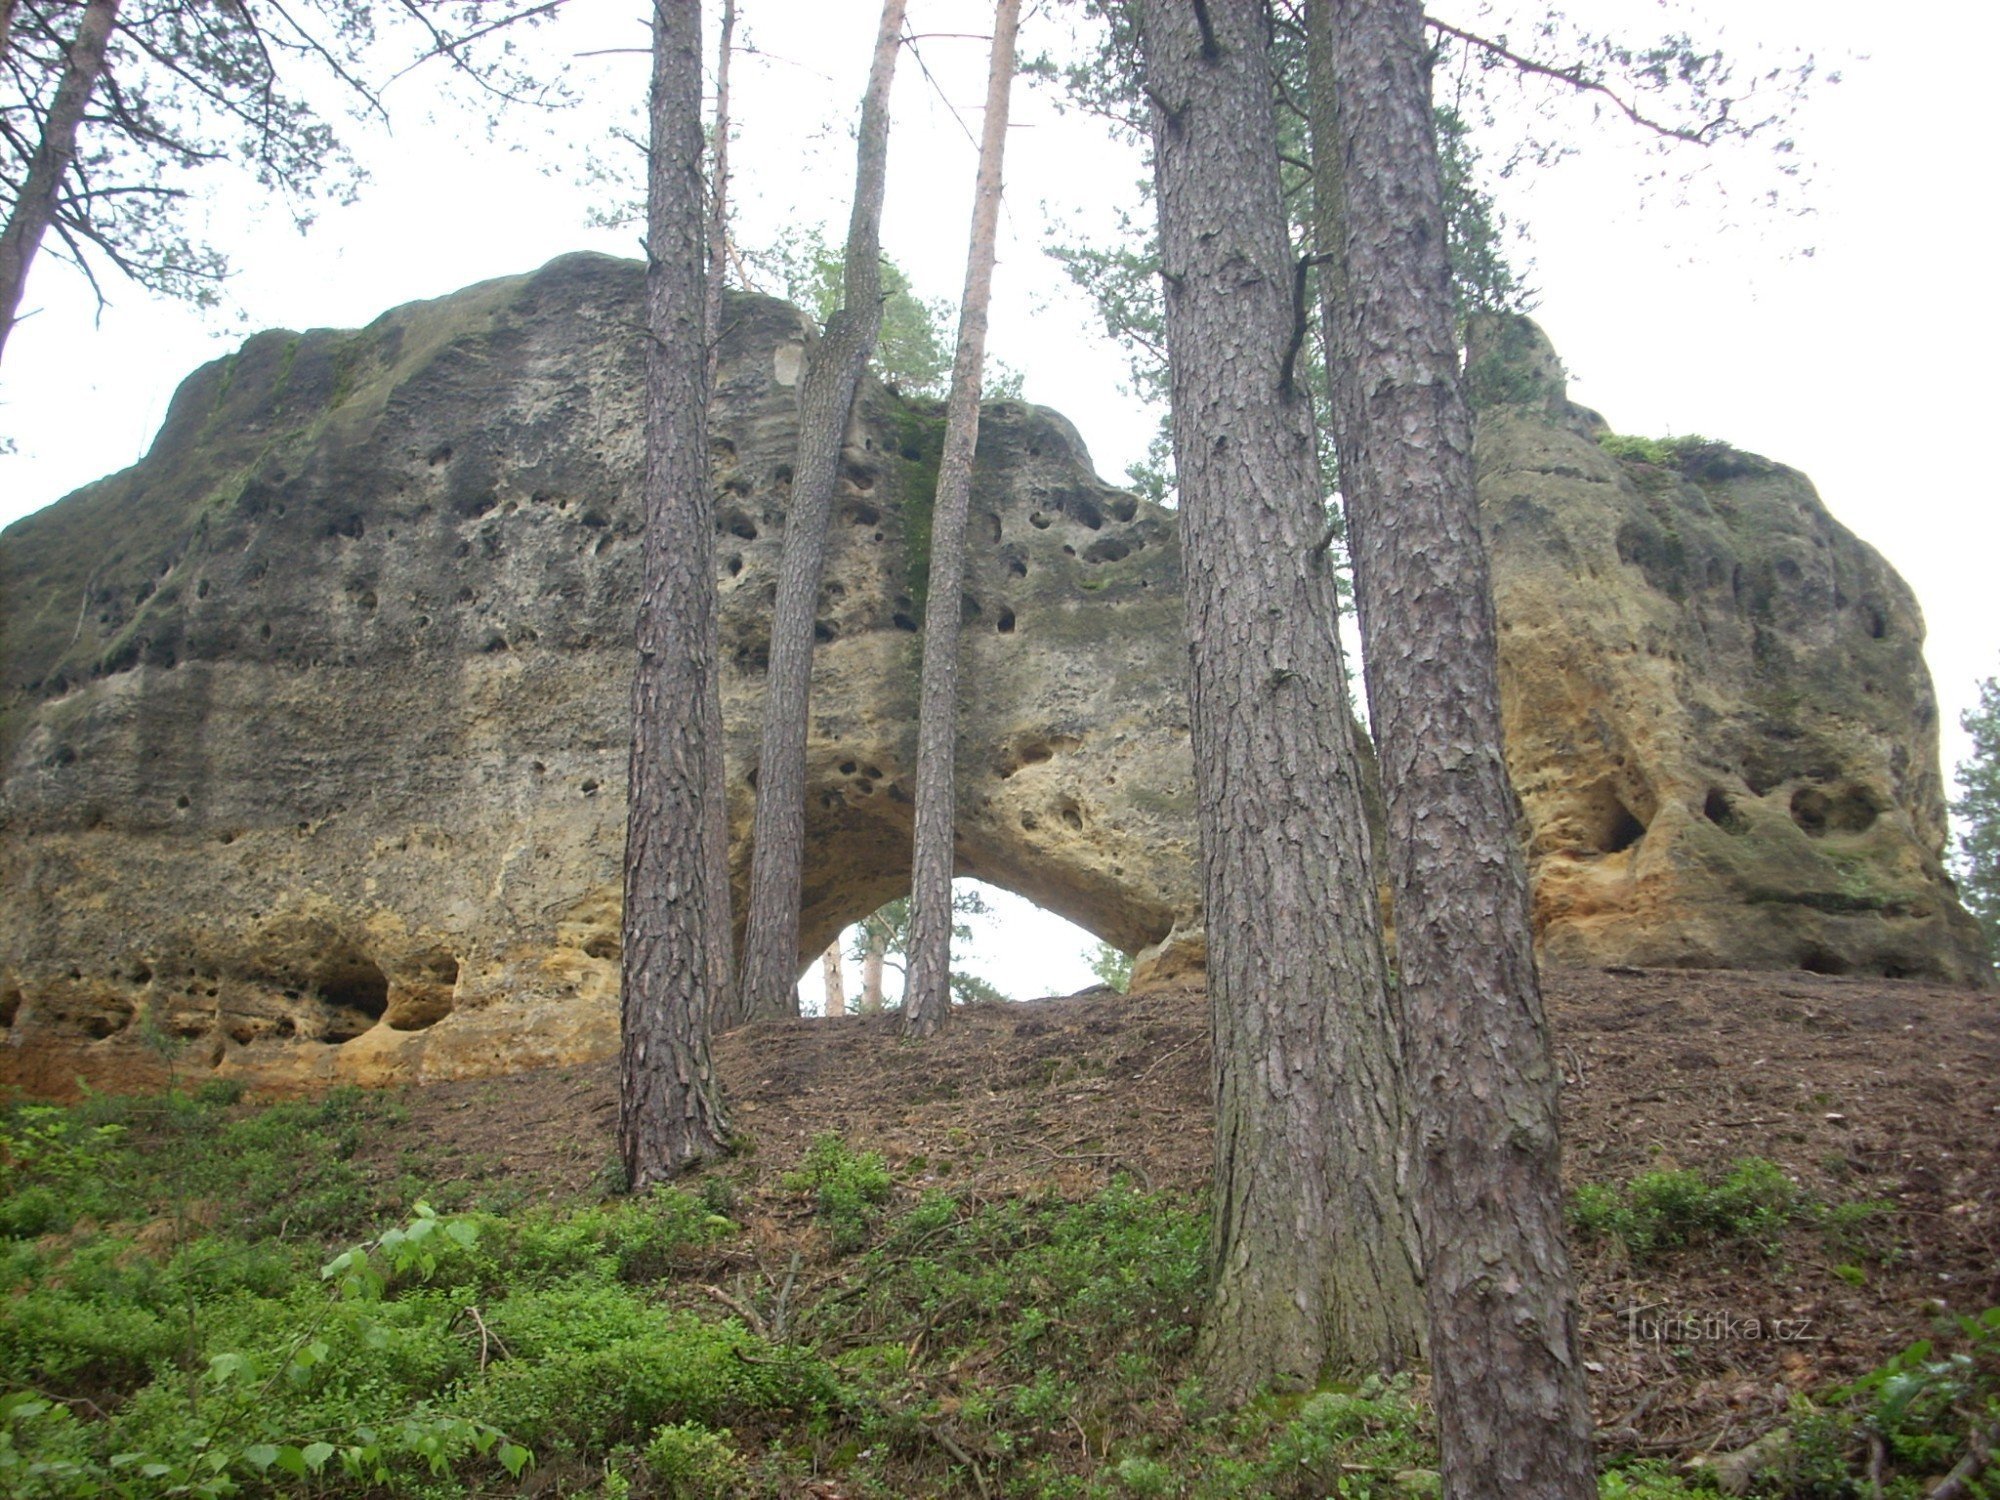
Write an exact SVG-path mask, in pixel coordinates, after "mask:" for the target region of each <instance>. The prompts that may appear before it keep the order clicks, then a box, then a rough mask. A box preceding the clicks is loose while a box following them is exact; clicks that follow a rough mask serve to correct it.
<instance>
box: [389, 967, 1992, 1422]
mask: <svg viewBox="0 0 2000 1500" xmlns="http://www.w3.org/2000/svg"><path fill="white" fill-rule="evenodd" d="M1544 982H1545V985H1546V988H1547V995H1548V1004H1549V1010H1550V1020H1551V1024H1552V1028H1553V1031H1554V1036H1555V1041H1556V1050H1557V1055H1558V1058H1559V1060H1560V1064H1561V1068H1562V1072H1563V1089H1562V1103H1563V1129H1564V1151H1565V1166H1566V1176H1567V1178H1568V1180H1569V1182H1570V1185H1571V1188H1572V1191H1573V1192H1575V1191H1576V1190H1577V1189H1578V1188H1579V1187H1584V1188H1585V1189H1586V1192H1588V1191H1589V1190H1590V1189H1589V1187H1588V1185H1596V1190H1597V1192H1598V1197H1597V1199H1596V1200H1595V1202H1596V1210H1597V1212H1596V1217H1595V1218H1594V1219H1593V1220H1590V1221H1589V1222H1588V1223H1586V1224H1584V1225H1583V1226H1582V1227H1580V1228H1579V1230H1578V1232H1577V1233H1576V1234H1575V1235H1574V1238H1575V1240H1576V1253H1577V1259H1578V1269H1579V1273H1580V1281H1581V1286H1580V1299H1581V1307H1582V1314H1583V1330H1584V1341H1585V1354H1586V1358H1587V1360H1588V1361H1589V1367H1590V1370H1591V1378H1592V1391H1593V1402H1594V1405H1595V1408H1596V1418H1597V1423H1598V1427H1599V1432H1600V1436H1601V1438H1602V1439H1603V1440H1605V1441H1606V1442H1609V1443H1614V1444H1616V1446H1618V1447H1619V1448H1620V1449H1621V1450H1624V1451H1629V1452H1634V1453H1640V1454H1644V1453H1653V1454H1658V1455H1660V1456H1662V1457H1673V1458H1686V1457H1689V1456H1692V1455H1698V1454H1701V1453H1704V1452H1713V1453H1726V1452H1728V1451H1730V1450H1731V1449H1733V1448H1737V1447H1741V1446H1742V1445H1743V1444H1745V1443H1748V1442H1749V1441H1751V1440H1752V1439H1753V1438H1755V1437H1757V1436H1759V1435H1760V1434H1762V1433H1764V1432H1767V1431H1769V1430H1770V1429H1771V1428H1772V1427H1773V1426H1774V1425H1776V1424H1777V1423H1779V1422H1781V1421H1783V1420H1784V1418H1785V1416H1786V1413H1787V1411H1788V1410H1792V1411H1796V1410H1797V1409H1798V1407H1799V1399H1800V1398H1805V1400H1807V1401H1810V1400H1811V1399H1813V1397H1814V1396H1815V1393H1823V1392H1827V1391H1830V1390H1832V1389H1834V1388H1836V1387H1838V1386H1839V1385H1840V1384H1842V1383H1844V1382H1847V1381H1851V1380H1853V1379H1854V1378H1855V1377H1857V1376H1859V1375H1861V1374H1862V1373H1864V1372H1866V1371H1868V1370H1870V1369H1872V1368H1875V1367H1877V1366H1879V1365H1881V1364H1882V1362H1883V1361H1885V1360H1887V1359H1889V1358H1890V1357H1891V1356H1893V1355H1895V1354H1896V1353H1898V1352H1899V1351H1901V1350H1903V1349H1904V1348H1906V1347H1907V1346H1908V1345H1910V1344H1911V1343H1912V1342H1913V1341H1914V1340H1916V1339H1919V1338H1923V1337H1927V1336H1929V1334H1930V1332H1931V1331H1932V1329H1933V1328H1935V1327H1941V1326H1944V1325H1946V1324H1947V1323H1948V1320H1949V1318H1950V1317H1951V1316H1952V1315H1956V1314H1970V1313H1977V1312H1978V1311H1979V1310H1981V1309H1984V1308H1989V1307H1994V1306H1996V1305H2000V1002H1996V1001H1995V999H1994V997H1992V996H1990V995H1982V994H1976V993H1971V992H1967V991H1962V990H1954V989H1947V988H1943V987H1939V986H1935V985H1928V984H1923V983H1917V982H1910V981H1888V980H1872V979H1854V978H1834V977H1826V976H1820V975H1813V974H1773V973H1722V972H1686V971H1666V970H1634V969H1614V970H1610V971H1597V970H1561V969H1558V970H1553V971H1550V972H1549V973H1547V974H1546V975H1545V976H1544ZM716 1056H717V1063H718V1066H719V1069H720V1072H721V1076H722V1080H723V1084H724V1087H725V1090H726V1093H727V1098H728V1101H729V1109H730V1111H731V1115H732V1120H733V1123H734V1125H735V1126H736V1128H737V1129H738V1130H739V1131H740V1132H741V1133H742V1136H743V1138H744V1149H743V1150H742V1151H741V1152H740V1153H739V1154H738V1155H737V1156H736V1157H734V1158H732V1159H731V1160H730V1161H728V1162H725V1163H723V1164H721V1165H720V1166H718V1167H716V1168H713V1169H711V1172H710V1175H711V1176H717V1177H721V1178H724V1179H726V1182H727V1191H728V1193H729V1195H730V1199H731V1201H732V1202H733V1204H734V1205H735V1206H734V1207H733V1208H732V1210H731V1212H732V1217H734V1218H735V1219H736V1220H737V1221H738V1222H739V1223H741V1224H743V1225H744V1226H745V1228H746V1229H747V1231H748V1234H747V1248H746V1249H745V1250H744V1251H743V1252H742V1255H741V1256H740V1264H739V1265H738V1266H737V1267H736V1271H737V1276H736V1280H735V1282H734V1283H733V1284H734V1285H735V1286H736V1287H737V1293H736V1295H738V1297H739V1298H740V1299H741V1300H745V1301H750V1302H754V1300H755V1298H756V1296H757V1295H759V1289H760V1288H761V1289H763V1292H762V1294H763V1295H765V1296H767V1297H768V1296H769V1293H770V1290H771V1289H772V1288H775V1287H777V1285H778V1283H779V1281H780V1278H781V1277H783V1278H784V1279H785V1283H786V1285H787V1286H789V1284H790V1280H791V1278H793V1277H796V1276H799V1275H801V1274H802V1275H803V1276H804V1278H805V1280H806V1281H807V1282H811V1281H812V1280H814V1278H815V1277H816V1276H817V1277H820V1278H821V1279H827V1278H831V1277H833V1276H835V1275H837V1262H838V1259H839V1256H838V1253H837V1252H836V1251H835V1249H834V1247H833V1246H832V1245H831V1243H830V1242H829V1241H828V1240H827V1238H826V1234H825V1230H824V1228H823V1226H822V1225H821V1224H820V1223H819V1221H818V1220H816V1218H815V1216H814V1214H813V1210H812V1206H811V1204H810V1203H808V1202H805V1201H802V1200H801V1198H800V1197H799V1195H798V1194H797V1193H796V1192H787V1191H785V1190H784V1188H783V1187H782V1185H781V1183H780V1179H781V1178H782V1177H783V1176H784V1174H786V1173H787V1172H789V1171H792V1170H793V1169H795V1168H796V1167H797V1166H798V1165H799V1163H800V1161H801V1158H802V1157H803V1156H804V1155H805V1153H806V1151H807V1150H808V1148H809V1146H810V1145H811V1143H812V1142H813V1140H814V1139H815V1137H818V1136H820V1135H822V1134H823V1133H826V1132H834V1133H837V1134H838V1135H840V1136H841V1137H843V1138H844V1140H845V1141H846V1143H847V1146H848V1148H849V1149H850V1150H852V1151H855V1152H864V1151H876V1152H879V1153H881V1155H882V1156H883V1157H884V1158H885V1160H886V1162H887V1165H888V1167H889V1168H890V1169H891V1171H892V1172H893V1173H894V1179H895V1190H894V1191H895V1193H896V1195H897V1197H898V1198H899V1199H911V1200H914V1199H915V1198H916V1197H917V1196H918V1195H920V1194H922V1193H923V1192H925V1191H926V1190H928V1189H933V1188H946V1189H949V1190H950V1191H951V1192H952V1193H953V1194H955V1195H957V1196H958V1197H959V1198H960V1199H961V1200H965V1199H970V1200H971V1201H973V1202H975V1203H976V1202H978V1201H979V1200H981V1199H992V1200H1000V1199H1005V1198H1009V1197H1015V1196H1021V1195H1030V1196H1033V1195H1040V1196H1048V1195H1051V1194H1053V1195H1059V1196H1061V1197H1065V1198H1071V1197H1075V1198H1081V1197H1085V1196H1087V1195H1089V1194H1092V1193H1094V1192H1096V1191H1097V1190H1099V1189H1101V1188H1102V1187H1103V1186H1105V1184H1106V1183H1107V1182H1108V1181H1110V1180H1111V1179H1112V1178H1114V1177H1116V1176H1118V1175H1120V1174H1122V1175H1124V1176H1125V1177H1126V1178H1128V1179H1129V1180H1132V1181H1134V1182H1135V1183H1136V1184H1138V1185H1139V1186H1142V1187H1144V1188H1146V1189H1148V1190H1158V1191H1163V1192H1175V1193H1183V1194H1194V1193H1198V1192H1199V1191H1201V1190H1202V1189H1203V1187H1204V1186H1205V1184H1206V1181H1207V1176H1208V1172H1209V1150H1210V1119H1209V1116H1210V1103H1209V1048H1208V1024H1207V1012H1206V1005H1205V1001H1204V997H1203V995H1202V994H1201V992H1200V991H1198V990H1173V991H1166V992H1161V993H1155V994H1149V995H1143V996H1132V997H1127V996H1123V995H1118V994H1115V993H1113V992H1110V991H1108V990H1097V991H1090V992H1086V993H1084V994H1082V995H1078V996H1072V997H1068V998H1054V999H1043V1000H1034V1001H1028V1002H1024V1003H1009V1004H994V1005H983V1006H978V1007H973V1008H971V1009H967V1010H963V1011H960V1012H959V1013H957V1014H956V1015H955V1016H954V1017H953V1023H952V1025H951V1026H950V1028H949V1029H948V1030H947V1031H946V1032H945V1034H943V1035H942V1036H940V1037H938V1038H936V1039H934V1040H931V1041H927V1042H921V1043H911V1042H905V1041H903V1040H902V1039H901V1038H900V1036H899V1035H898V1032H897V1018H896V1017H895V1016H893V1015H887V1016H875V1017H847V1018H842V1019H835V1020H802V1021H796V1022H788V1023H762V1024H758V1025H754V1026H749V1027H745V1028H743V1029H741V1030H738V1031H735V1032H732V1033H730V1034H728V1035H726V1036H724V1037H722V1038H720V1039H719V1041H718V1043H717V1047H716ZM401 1102H402V1106H403V1108H404V1109H405V1110H406V1111H407V1117H406V1118H405V1119H404V1120H403V1122H402V1123H401V1124H400V1125H399V1126H398V1127H397V1129H396V1130H395V1131H394V1132H393V1138H385V1139H383V1140H380V1141H377V1142H375V1143H373V1144H371V1146H370V1147H369V1148H368V1149H369V1150H373V1151H375V1152H378V1153H379V1154H380V1155H381V1157H382V1160H383V1162H384V1163H385V1164H386V1162H387V1161H388V1159H389V1158H390V1157H391V1156H392V1155H394V1154H395V1153H398V1152H400V1153H402V1155H403V1159H404V1160H405V1162H407V1161H408V1159H409V1157H410V1156H412V1155H417V1156H420V1157H421V1159H422V1164H423V1171H424V1173H425V1175H426V1177H427V1178H428V1179H430V1180H431V1181H434V1182H437V1183H440V1184H445V1183H451V1182H454V1181H456V1182H459V1183H460V1184H462V1185H463V1187H464V1188H465V1189H467V1190H468V1191H470V1192H472V1193H474V1194H477V1195H481V1196H484V1195H487V1194H492V1193H496V1192H498V1193H500V1194H502V1195H503V1196H504V1197H506V1198H508V1199H511V1200H513V1201H516V1202H524V1201H534V1200H548V1201H556V1202H563V1201H569V1200H573V1199H575V1198H577V1197H579V1196H584V1195H588V1194H590V1193H591V1192H593V1191H594V1190H598V1189H601V1188H602V1186H603V1184H604V1182H605V1181H606V1179H607V1171H608V1169H609V1168H610V1167H611V1164H612V1163H613V1162H614V1161H615V1142H614V1132H615V1126H616V1116H617V1109H616V1080H615V1072H614V1069H613V1067H612V1066H611V1065H609V1064H606V1065H603V1066H598V1067H592V1068H563V1069H546V1070H541V1071H537V1072H530V1073H523V1074H519V1075H515V1076H512V1077H508V1078H502V1079H496V1080H480V1081H472V1082H462V1083H448V1084H436V1085H430V1086H426V1087H420V1088H413V1089H410V1090H408V1091H406V1092H405V1093H404V1094H403V1095H402V1096H401ZM1749 1158H1757V1159H1761V1160H1762V1161H1764V1162H1770V1163H1775V1164H1776V1165H1777V1166H1778V1167H1779V1168H1781V1169H1782V1172H1783V1174H1784V1175H1785V1176H1786V1177H1788V1178H1789V1179H1791V1182H1792V1183H1793V1184H1795V1185H1796V1187H1797V1189H1798V1190H1800V1194H1801V1197H1802V1199H1803V1200H1804V1201H1809V1202H1811V1203H1813V1204H1815V1205H1818V1206H1819V1209H1820V1212H1819V1213H1818V1215H1817V1216H1816V1217H1815V1216H1811V1215H1807V1216H1795V1217H1792V1218H1790V1219H1785V1220H1782V1222H1781V1221H1779V1220H1773V1221H1772V1223H1770V1224H1769V1225H1768V1226H1766V1228H1765V1230H1764V1231H1763V1232H1759V1233H1753V1234H1751V1235H1750V1236H1748V1237H1747V1238H1746V1237H1743V1236H1741V1235H1736V1236H1732V1237H1717V1238H1715V1239H1714V1240H1712V1241H1711V1242H1708V1243H1703V1242H1701V1241H1702V1237H1701V1236H1700V1235H1698V1234H1697V1235H1695V1236H1693V1238H1694V1239H1695V1241H1696V1242H1695V1243H1693V1244H1691V1245H1687V1246H1672V1245H1652V1246H1649V1245H1648V1243H1647V1241H1646V1238H1645V1222H1646V1221H1645V1220H1644V1213H1643V1212H1642V1211H1641V1210H1643V1208H1644V1205H1643V1204H1641V1210H1635V1209H1634V1208H1633V1205H1634V1204H1635V1203H1640V1202H1641V1200H1640V1198H1638V1197H1633V1196H1630V1195H1631V1194H1632V1193H1633V1191H1634V1190H1635V1185H1643V1184H1646V1183H1649V1182H1650V1183H1651V1184H1652V1185H1653V1188H1652V1190H1653V1191H1654V1192H1655V1195H1656V1197H1657V1195H1658V1193H1659V1192H1660V1191H1662V1190H1666V1191H1669V1192H1670V1191H1671V1190H1672V1189H1673V1187H1674V1184H1675V1183H1681V1184H1685V1183H1687V1182H1688V1181H1691V1180H1692V1178H1691V1177H1689V1176H1675V1175H1673V1174H1676V1173H1685V1174H1698V1175H1699V1176H1701V1177H1702V1178H1703V1179H1704V1180H1706V1181H1709V1182H1711V1183H1720V1182H1723V1181H1724V1180H1725V1179H1727V1178H1728V1175H1729V1174H1730V1172H1731V1170H1732V1168H1733V1166H1734V1164H1736V1163H1739V1162H1741V1161H1743V1160H1745V1159H1749ZM1663 1185H1664V1187H1663ZM1861 1205H1873V1206H1872V1207H1862V1206H1861ZM1655 1206H1656V1207H1657V1204H1655ZM1658 1222H1660V1223H1665V1224H1667V1225H1668V1226H1669V1229H1671V1227H1672V1224H1673V1214H1672V1211H1671V1204H1669V1205H1668V1213H1667V1215H1666V1218H1665V1219H1663V1220H1660V1221H1658ZM1635 1226H1637V1228H1636V1230H1635ZM1669 1252H1671V1253H1669ZM788 1263H789V1266H790V1269H789V1271H787V1270H786V1267H787V1265H788ZM781 1300H782V1299H781ZM1084 1441H1086V1442H1087V1441H1088V1439H1087V1438H1086V1439H1084Z"/></svg>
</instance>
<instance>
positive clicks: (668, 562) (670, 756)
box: [618, 0, 730, 1191]
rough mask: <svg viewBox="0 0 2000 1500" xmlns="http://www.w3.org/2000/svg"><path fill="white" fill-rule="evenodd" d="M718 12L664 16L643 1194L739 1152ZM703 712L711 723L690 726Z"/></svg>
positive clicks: (647, 595) (655, 125)
mask: <svg viewBox="0 0 2000 1500" xmlns="http://www.w3.org/2000/svg"><path fill="white" fill-rule="evenodd" d="M701 60H702V59H701V10H700V7H698V6H694V5H686V4H682V3H680V0H655V4H654V8H653V85H652V98H651V106H650V113H651V133H652V140H653V149H652V151H651V153H650V160H649V166H648V174H647V175H648V184H649V185H648V192H647V215H646V322H647V329H646V331H647V338H646V341H645V348H646V475H645V486H646V488H645V496H644V504H645V534H644V542H643V548H644V562H643V574H642V578H641V583H640V589H639V624H638V648H639V652H638V654H639V660H638V668H637V671H636V672H635V674H634V676H633V682H632V754H631V759H630V762H629V766H628V770H627V776H628V786H629V791H628V801H627V811H626V836H625V909H624V917H623V924H624V927H623V936H624V953H623V958H622V975H621V977H622V981H623V987H622V991H621V996H622V998H621V1001H620V1005H621V1009H620V1050H619V1085H618V1146H619V1153H620V1155H621V1157H622V1158H623V1160H624V1163H625V1177H626V1182H627V1184H628V1185H629V1186H630V1187H631V1188H632V1189H634V1190H635V1191H636V1190H639V1189H643V1188H646V1187H649V1186H651V1185H652V1184H654V1183H658V1182H662V1181H665V1180H666V1179H667V1178H669V1177H671V1176H673V1175H674V1174H675V1173H676V1172H678V1171H680V1170H681V1169H682V1168H684V1167H686V1166H689V1165H690V1164H692V1163H694V1162H697V1161H700V1160H702V1159H704V1158H706V1157H709V1156H713V1155H715V1154H717V1153H718V1152H720V1151H721V1150H722V1148H723V1145H724V1142H725V1141H726V1140H727V1138H728V1123H727V1121H726V1119H725V1118H724V1115H723V1109H722V1097H721V1091H720V1087H719V1085H718V1083H717V1080H716V1077H715V1070H714V1067H713V1065H712V1064H711V1062H710V1059H709V1050H708V1039H709V1024H710V1018H711V1017H712V1015H713V1014H714V1013H715V1009H716V1002H717V998H718V997H717V996H716V995H715V994H714V993H713V990H714V987H715V984H716V980H717V976H718V975H719V974H721V973H724V972H726V970H725V969H724V968H723V967H722V966H721V965H720V963H719V962H718V960H717V959H716V957H715V948H716V947H717V945H721V946H723V947H724V948H726V947H727V945H728V944H729V941H730V929H729V904H728V898H727V893H726V891H725V892H724V893H723V894H722V896H721V898H720V899H718V898H717V896H716V893H715V892H714V890H713V889H712V886H713V877H714V872H715V870H716V868H717V865H718V862H717V861H716V860H715V859H714V857H713V852H712V850H711V849H710V846H709V845H710V840H711V838H712V837H713V834H712V832H711V830H712V828H713V826H714V822H713V819H712V818H711V817H710V816H709V813H710V806H709V803H710V799H711V798H712V797H714V796H715V795H717V794H718V793H719V792H720V791H721V790H722V789H721V787H719V786H718V785H717V784H716V783H715V780H714V776H713V766H714V761H713V758H712V756H711V754H710V748H711V745H712V744H713V743H714V741H715V740H716V739H717V738H719V737H720V735H721V733H722V712H721V700H720V698H719V695H718V688H717V684H718V670H719V669H718V665H717V627H716V606H717V601H716V590H715V502H714V493H713V488H712V486H711V485H710V482H709V467H708V378H707V366H708V352H707V343H708V340H707V335H706V330H705V326H704V321H705V320H704V308H705V306H706V304H707V290H706V286H705V280H706V278H705V276H704V274H703V266H702V240H703V233H704V229H703V221H702V125H701ZM690 705H692V706H693V711H692V712H690V711H689V707H690Z"/></svg>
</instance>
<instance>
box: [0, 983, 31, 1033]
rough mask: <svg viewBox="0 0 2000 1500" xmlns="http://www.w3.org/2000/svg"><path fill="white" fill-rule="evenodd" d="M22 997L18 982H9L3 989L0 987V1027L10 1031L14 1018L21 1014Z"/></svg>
mask: <svg viewBox="0 0 2000 1500" xmlns="http://www.w3.org/2000/svg"><path fill="white" fill-rule="evenodd" d="M24 998H25V997H24V996H23V995H22V994H21V987H20V986H19V985H18V984H10V985H8V986H7V987H6V988H5V989H0V1028H5V1029H7V1030H10V1031H11V1030H12V1029H13V1026H14V1018H15V1017H16V1016H18V1015H20V1014H21V1001H22V1000H23V999H24Z"/></svg>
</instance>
